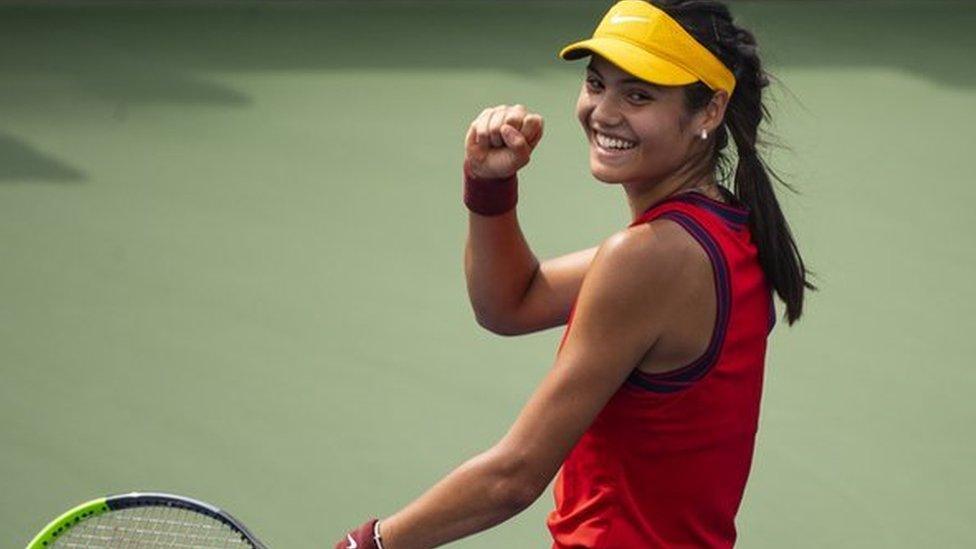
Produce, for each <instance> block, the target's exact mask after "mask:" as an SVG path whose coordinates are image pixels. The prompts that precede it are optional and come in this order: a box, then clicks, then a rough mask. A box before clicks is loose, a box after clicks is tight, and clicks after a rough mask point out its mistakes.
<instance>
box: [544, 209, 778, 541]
mask: <svg viewBox="0 0 976 549" xmlns="http://www.w3.org/2000/svg"><path fill="white" fill-rule="evenodd" d="M727 195H728V196H730V197H732V195H731V193H727ZM733 200H734V198H733ZM748 216H749V210H748V209H747V208H746V207H745V206H744V205H742V204H741V203H739V202H738V201H734V203H733V204H724V203H722V202H719V201H717V200H713V199H711V198H709V197H707V196H705V195H703V194H700V193H698V192H689V193H682V194H679V195H675V196H671V197H667V198H665V199H664V200H662V201H660V202H658V203H657V204H655V205H654V206H652V207H651V208H650V209H648V210H647V211H646V212H644V214H643V215H641V216H640V217H638V218H637V219H636V220H635V221H634V222H633V223H631V225H630V226H631V227H633V226H635V225H637V224H640V223H647V222H650V221H651V220H654V219H658V218H664V219H670V220H673V221H674V222H676V223H678V224H680V225H681V226H682V227H683V228H684V229H685V230H687V231H688V232H689V233H690V234H691V235H692V236H693V237H694V238H695V239H696V240H697V241H698V243H699V244H700V245H701V246H702V248H703V249H704V250H705V251H706V252H707V254H708V257H709V259H710V260H711V263H712V268H713V272H714V275H715V276H714V278H715V290H716V296H717V306H718V314H717V315H716V320H715V327H714V330H713V333H712V337H711V341H710V343H709V345H708V348H707V349H706V350H705V352H704V354H702V355H701V356H700V357H699V358H697V359H696V360H695V361H693V362H691V363H690V364H687V365H686V366H683V367H681V368H679V369H676V370H672V371H670V372H666V373H663V374H654V375H648V374H645V373H643V372H640V371H639V370H636V369H635V370H634V371H633V372H632V373H631V375H630V377H629V378H628V379H627V381H626V383H624V384H623V385H622V386H621V387H620V389H619V390H618V391H617V393H616V394H615V395H614V396H613V397H612V398H611V399H610V401H609V402H608V403H607V405H606V406H605V407H604V409H603V410H602V411H601V412H600V414H599V415H598V416H597V418H596V419H595V420H594V422H593V424H592V425H591V426H590V428H589V429H588V430H587V431H586V432H585V433H584V434H583V436H582V438H580V440H579V442H577V444H576V446H575V447H574V448H573V449H572V451H571V452H570V453H569V455H568V456H567V457H566V460H565V461H564V462H563V465H562V467H561V468H560V470H559V474H558V476H557V477H556V480H555V484H554V490H553V491H554V495H555V500H556V508H555V509H554V510H553V511H552V512H550V513H549V515H548V517H547V520H546V525H547V526H548V528H549V531H550V532H551V534H552V537H553V540H554V542H553V545H552V549H570V548H573V549H578V548H598V549H640V548H658V547H667V548H671V547H685V548H714V547H732V546H733V544H734V543H735V538H736V530H735V515H736V512H737V511H738V509H739V503H740V502H741V501H742V494H743V491H744V490H745V485H746V479H747V478H748V476H749V469H750V465H751V463H752V454H753V448H754V445H755V435H756V429H757V426H758V421H759V401H760V397H761V394H762V382H763V364H764V361H765V355H766V338H767V336H768V335H769V332H770V331H771V330H772V327H773V325H774V323H775V319H776V315H775V308H774V305H773V299H772V291H771V288H770V286H769V284H768V282H767V280H766V277H765V275H764V273H763V271H762V268H761V267H760V265H759V261H758V258H757V255H756V247H755V245H754V243H753V241H752V238H751V235H750V231H749V228H748V226H747V220H748ZM573 312H575V305H574V307H573ZM572 320H573V313H572V312H571V313H570V315H569V319H568V322H567V325H566V330H565V332H564V333H563V342H565V340H566V335H567V334H568V333H569V327H570V325H571V324H572ZM560 348H562V343H560Z"/></svg>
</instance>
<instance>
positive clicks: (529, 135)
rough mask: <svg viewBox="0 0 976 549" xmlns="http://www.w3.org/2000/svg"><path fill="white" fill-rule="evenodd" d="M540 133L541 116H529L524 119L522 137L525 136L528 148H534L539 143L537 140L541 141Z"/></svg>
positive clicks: (541, 127)
mask: <svg viewBox="0 0 976 549" xmlns="http://www.w3.org/2000/svg"><path fill="white" fill-rule="evenodd" d="M542 132H543V120H542V116H540V115H538V114H530V115H528V116H526V117H525V122H523V123H522V135H524V136H525V140H526V141H527V142H528V144H529V146H530V147H533V148H534V147H535V146H536V145H537V144H538V143H539V140H540V139H542Z"/></svg>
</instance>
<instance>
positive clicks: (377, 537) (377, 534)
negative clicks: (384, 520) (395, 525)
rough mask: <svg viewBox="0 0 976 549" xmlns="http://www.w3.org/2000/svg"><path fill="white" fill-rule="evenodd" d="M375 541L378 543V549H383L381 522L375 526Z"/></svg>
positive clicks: (377, 522)
mask: <svg viewBox="0 0 976 549" xmlns="http://www.w3.org/2000/svg"><path fill="white" fill-rule="evenodd" d="M373 541H375V542H376V547H377V549H383V538H381V537H380V521H378V520H377V521H376V523H375V524H373Z"/></svg>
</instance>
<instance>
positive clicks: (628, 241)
mask: <svg viewBox="0 0 976 549" xmlns="http://www.w3.org/2000/svg"><path fill="white" fill-rule="evenodd" d="M594 266H601V267H602V269H601V270H604V271H612V272H613V273H614V278H617V279H618V280H619V279H624V280H626V279H633V280H634V281H635V282H638V283H643V284H647V283H648V282H654V283H658V284H668V283H670V284H674V283H677V282H680V280H681V278H682V277H683V276H687V275H690V274H692V273H693V272H695V271H698V270H700V269H701V268H702V267H708V266H709V262H708V256H707V254H706V253H705V251H704V250H703V249H702V247H701V246H700V245H699V244H698V242H697V241H696V240H695V238H694V237H693V236H691V234H689V233H688V231H687V230H685V229H684V228H683V227H682V226H681V225H679V224H678V223H676V222H674V221H671V220H669V219H656V220H654V221H651V222H650V223H642V224H640V225H636V226H634V227H629V228H627V229H623V230H621V231H618V232H616V233H614V234H613V235H611V236H610V237H609V238H607V239H606V240H604V241H603V243H602V244H601V246H600V248H599V250H598V252H597V255H596V257H595V258H594Z"/></svg>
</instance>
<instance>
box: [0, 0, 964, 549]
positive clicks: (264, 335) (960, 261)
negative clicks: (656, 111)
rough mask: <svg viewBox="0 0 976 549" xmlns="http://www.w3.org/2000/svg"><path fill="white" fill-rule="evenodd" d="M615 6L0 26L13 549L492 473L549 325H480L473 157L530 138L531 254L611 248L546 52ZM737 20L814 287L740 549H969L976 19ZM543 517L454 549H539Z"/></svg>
mask: <svg viewBox="0 0 976 549" xmlns="http://www.w3.org/2000/svg"><path fill="white" fill-rule="evenodd" d="M607 5H608V3H606V2H531V3H521V2H488V1H485V2H437V3H421V2H394V3H374V2H336V3H314V4H303V3H290V2H288V3H279V4H273V5H270V4H255V3H220V2H218V3H180V4H173V5H167V4H156V3H152V4H150V3H137V4H105V3H101V4H93V5H88V6H78V5H74V4H70V3H42V4H34V5H27V4H11V3H9V2H8V3H5V4H3V5H0V265H2V267H0V295H2V300H0V303H2V304H0V448H2V451H0V546H2V547H21V546H23V545H24V544H25V543H26V542H27V540H28V539H29V538H30V537H31V536H32V535H33V534H34V532H35V531H36V530H37V529H39V528H40V527H41V526H43V524H44V523H45V522H46V521H47V520H49V519H50V518H53V516H55V515H57V514H58V513H60V512H61V511H63V510H65V509H66V508H67V507H69V506H71V505H74V504H76V503H80V502H81V501H84V500H86V499H89V498H92V497H95V496H99V495H103V494H108V493H115V492H121V491H130V490H136V489H138V490H159V491H170V492H177V493H182V494H185V495H189V496H191V497H196V498H200V499H204V500H208V501H211V502H213V503H215V504H218V505H220V506H223V507H225V508H227V509H228V510H230V511H231V512H232V513H233V514H235V515H236V516H237V517H238V518H240V519H241V520H242V521H243V522H244V523H246V524H247V525H248V526H249V527H250V528H251V529H252V530H254V531H255V533H257V534H258V535H259V536H260V537H262V538H263V539H264V540H265V542H266V543H268V544H269V545H271V546H272V547H276V548H293V547H331V544H332V543H333V542H334V541H335V540H337V539H338V538H339V537H340V536H341V535H342V534H343V533H344V532H345V531H346V530H347V529H349V528H352V527H354V526H356V525H358V524H360V523H361V522H362V521H363V520H365V519H366V518H367V517H370V516H376V515H379V516H384V514H389V513H392V512H394V511H396V510H397V509H399V508H400V507H401V506H403V505H405V504H406V503H407V502H409V501H410V500H412V499H413V498H414V497H416V496H418V495H419V494H420V493H422V492H423V491H424V490H426V489H427V488H428V487H430V486H431V485H432V484H433V483H434V482H436V481H437V480H439V479H440V478H441V477H442V476H443V475H445V474H446V473H448V472H449V471H450V470H452V469H453V468H454V467H455V466H457V465H459V464H460V463H461V462H463V461H464V460H466V459H467V458H469V457H472V456H474V455H475V454H477V453H479V452H481V451H483V450H485V449H487V448H488V447H490V446H491V445H493V444H494V443H495V442H496V441H497V440H498V439H499V438H500V437H501V436H502V435H503V434H504V433H505V431H506V430H507V429H508V427H509V426H510V424H511V422H512V421H513V420H514V419H515V417H516V416H517V414H518V412H519V410H520V409H521V406H522V405H523V404H524V402H525V401H526V399H527V398H528V396H529V395H530V394H531V392H532V391H533V389H534V388H535V386H536V384H537V383H538V382H539V381H540V380H541V379H542V377H543V376H544V375H545V373H546V371H547V370H548V369H549V367H550V365H551V364H552V360H553V356H554V352H555V347H556V344H557V342H558V339H559V336H560V335H561V330H550V331H546V332H542V333H538V334H533V335H529V336H525V337H519V338H505V337H500V336H495V335H492V334H490V333H488V332H486V331H484V330H482V329H481V328H479V327H478V326H477V324H476V323H475V321H474V318H473V315H472V313H471V310H470V306H469V304H468V301H467V295H466V291H465V285H464V276H463V270H462V262H461V259H462V249H463V244H464V238H465V232H466V219H467V218H466V211H465V210H464V208H463V205H462V204H461V200H460V172H461V168H460V166H461V159H462V156H463V149H462V137H463V135H464V133H465V131H466V128H467V125H468V123H469V122H470V121H471V120H472V119H473V118H474V117H475V116H476V115H477V114H478V113H479V112H480V111H481V109H482V108H484V107H486V106H491V105H496V104H502V103H508V104H513V103H522V104H525V105H527V106H528V107H529V108H530V109H533V110H535V111H537V112H540V113H541V114H542V115H543V116H544V117H545V120H546V136H545V138H544V139H543V141H542V143H541V144H540V145H539V148H538V149H537V151H536V154H535V155H534V158H533V161H532V163H531V164H530V165H529V166H528V167H527V168H526V169H525V170H523V172H522V175H521V180H522V184H521V189H520V194H521V202H520V205H519V208H520V210H519V211H520V219H521V221H522V224H523V229H524V231H525V233H526V236H527V238H528V240H529V242H530V244H531V245H532V246H533V249H534V251H535V252H536V254H537V255H538V256H539V257H550V256H553V255H557V254H562V253H567V252H570V251H573V250H576V249H580V248H584V247H589V246H593V245H595V244H597V243H599V242H600V241H601V240H602V239H603V238H605V237H606V236H608V235H610V234H611V233H613V232H614V231H616V230H618V229H620V228H623V227H624V226H626V224H627V222H628V221H629V220H628V217H627V215H628V212H627V208H626V203H625V201H624V197H623V193H622V191H621V189H619V188H617V187H614V186H609V185H605V184H602V183H599V182H598V181H596V180H595V179H593V178H592V176H591V175H590V174H589V170H588V167H587V166H588V164H587V149H586V147H587V146H586V142H585V140H584V138H583V134H582V131H581V129H580V128H579V126H578V123H577V121H576V119H575V117H574V114H573V106H574V103H575V98H576V95H577V93H578V90H579V86H580V84H581V82H582V77H581V75H582V70H583V66H584V64H583V63H566V62H563V61H560V60H558V59H557V58H556V52H557V51H558V49H559V48H560V47H561V46H562V45H564V44H566V43H568V42H570V41H572V40H574V39H577V38H581V37H583V36H585V35H588V34H589V33H590V32H591V31H592V29H593V27H594V26H595V23H596V21H597V19H598V17H599V15H600V14H602V13H603V11H604V10H605V8H606V6H607ZM733 9H734V11H735V12H736V13H737V14H738V15H739V19H740V21H741V22H742V23H743V24H745V25H746V26H748V27H751V28H753V29H754V30H755V31H756V33H757V35H758V37H759V40H760V43H761V53H762V54H763V55H764V56H765V59H766V61H767V63H768V65H769V67H770V68H771V70H772V71H773V73H774V74H775V75H776V76H777V77H778V78H779V80H780V83H779V84H777V85H776V86H775V87H774V88H773V91H772V93H771V96H770V99H771V100H772V102H771V104H770V105H771V109H772V111H773V115H774V123H773V125H772V126H771V127H770V129H771V130H772V131H773V132H774V133H775V136H776V137H777V138H778V139H779V140H780V141H781V142H782V143H784V144H785V145H788V146H789V147H790V148H789V149H778V150H776V151H775V152H774V153H773V154H772V155H771V157H770V164H771V165H772V166H773V167H774V168H776V169H778V170H779V172H780V173H781V175H782V176H783V177H784V178H786V179H787V180H788V181H790V182H791V183H793V184H794V185H795V186H796V187H797V188H798V189H799V190H800V191H801V193H802V194H800V195H793V194H790V193H788V192H786V191H785V190H784V191H781V194H780V196H781V200H782V202H783V203H784V206H785V209H786V211H787V216H788V218H789V220H790V221H791V223H792V225H793V228H794V232H795V235H796V238H797V240H798V242H799V244H800V246H801V250H802V251H803V253H804V255H805V259H806V260H807V262H808V263H809V266H810V268H812V269H813V270H814V271H815V272H816V273H817V278H816V279H815V280H814V282H815V283H817V284H819V285H820V286H821V288H822V290H821V291H820V292H819V293H815V294H810V295H809V299H808V302H807V308H806V316H805V318H803V319H802V320H801V321H800V323H798V324H797V325H795V326H794V327H792V328H789V327H787V326H786V324H785V322H784V321H783V320H782V319H780V322H779V323H778V325H777V327H776V329H775V330H774V332H773V336H772V339H771V343H770V351H769V356H768V361H767V383H766V387H765V393H764V401H763V415H762V421H761V428H760V435H759V441H758V447H757V454H756V459H755V462H754V466H753V472H752V476H751V479H750V483H749V486H748V488H747V491H746V495H745V499H744V501H743V506H742V509H741V512H740V514H739V520H738V525H739V530H740V538H739V540H740V543H739V546H740V547H743V548H754V549H758V548H781V547H802V548H822V547H899V548H914V547H940V548H945V547H972V546H973V545H974V544H976V523H974V522H973V520H972V518H973V517H974V516H976V473H974V468H976V440H974V435H973V432H974V431H973V425H974V423H976V404H974V400H973V394H974V392H976V369H974V368H973V358H972V357H973V356H974V354H976V338H974V337H973V336H972V334H971V333H970V330H972V329H973V328H974V326H976V323H974V320H973V318H974V315H976V306H974V304H976V290H974V285H973V284H972V281H973V279H974V275H976V246H973V245H972V243H971V242H970V241H969V239H970V238H972V236H973V235H974V234H976V214H974V213H973V204H974V203H976V188H974V185H973V177H972V175H971V173H972V170H971V161H972V159H973V155H972V149H973V144H974V140H973V136H972V129H973V127H976V69H974V68H973V67H974V64H973V62H972V57H973V54H974V53H976V35H974V34H973V32H972V29H973V28H976V5H974V4H972V3H968V2H956V3H942V2H880V1H879V2H858V3H842V2H809V3H805V2H781V3H777V2H763V3H738V4H734V7H733ZM966 235H969V236H966ZM782 312H783V307H782V304H779V313H780V315H782ZM551 508H552V493H551V489H550V490H549V491H547V492H546V493H545V495H544V496H543V497H542V498H540V499H539V500H538V501H537V502H536V503H535V504H534V505H533V506H532V507H531V508H529V509H528V510H527V511H525V512H524V513H522V514H520V515H518V516H517V517H515V518H513V519H512V520H510V521H509V522H506V523H504V524H503V525H500V526H498V527H496V528H494V529H492V530H489V531H486V532H483V533H481V534H478V535H475V536H472V537H469V538H467V539H464V540H461V541H459V542H457V543H454V544H452V546H454V547H465V548H471V549H475V548H479V549H480V548H485V549H487V548H497V547H515V548H522V547H526V548H533V547H534V548H542V547H548V546H549V536H548V533H547V531H546V529H545V524H544V520H545V515H546V513H548V511H549V510H550V509H551Z"/></svg>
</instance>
